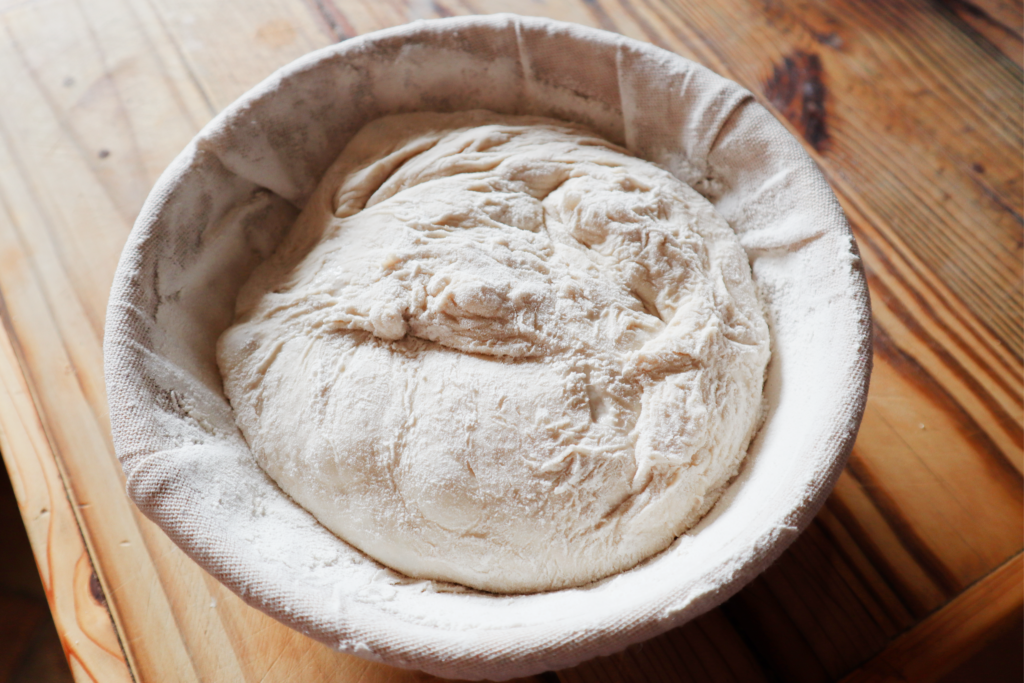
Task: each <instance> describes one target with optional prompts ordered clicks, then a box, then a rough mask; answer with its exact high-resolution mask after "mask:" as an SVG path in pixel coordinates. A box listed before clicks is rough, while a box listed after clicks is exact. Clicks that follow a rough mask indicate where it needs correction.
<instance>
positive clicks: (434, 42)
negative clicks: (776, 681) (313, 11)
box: [104, 15, 871, 679]
mask: <svg viewBox="0 0 1024 683" xmlns="http://www.w3.org/2000/svg"><path fill="white" fill-rule="evenodd" d="M463 109H490V110H493V111H497V112H503V113H513V114H538V115H543V116H550V117H554V118H560V119H565V120H570V121H576V122H579V123H582V124H584V125H587V126H589V127H591V128H592V129H594V130H596V131H597V132H599V133H600V134H602V135H604V136H605V137H606V138H608V139H610V140H612V141H614V142H617V143H619V144H622V145H625V146H626V147H627V148H629V149H630V150H631V151H632V152H633V153H634V154H636V155H637V156H639V157H642V158H645V159H648V160H650V161H653V162H656V163H658V164H660V165H662V166H663V167H665V168H667V169H669V170H670V171H671V172H673V173H674V174H676V175H677V176H678V177H679V178H681V179H682V180H684V181H686V182H687V183H689V184H690V185H692V186H693V187H694V188H696V189H697V190H698V191H699V192H700V193H701V194H703V195H704V196H706V197H707V198H708V199H709V200H710V201H711V202H712V203H713V204H714V205H715V207H716V208H717V210H718V211H719V212H720V214H721V215H722V216H724V217H725V219H726V220H727V221H728V222H729V223H730V224H731V225H732V227H733V228H734V229H735V231H736V233H737V234H738V235H739V238H740V241H741V243H742V245H743V247H744V248H745V250H746V252H747V254H748V256H749V258H750V262H751V265H752V268H753V274H754V278H755V281H756V282H757V286H758V289H759V292H760V293H761V295H762V296H763V299H764V302H765V306H766V308H767V311H768V314H769V324H770V326H771V331H772V360H771V364H770V366H769V371H768V376H767V380H766V384H765V395H766V397H767V404H768V416H767V420H766V422H765V424H764V427H763V428H762V429H761V431H760V433H759V435H758V437H757V438H756V440H755V441H754V443H753V444H752V445H751V448H750V453H749V455H748V458H747V461H746V463H745V465H744V467H743V470H742V471H741V473H740V475H739V476H738V477H737V478H736V479H735V481H734V482H733V483H732V484H731V485H730V487H729V489H728V491H727V492H726V493H725V495H724V496H723V497H722V499H721V500H720V501H719V502H718V504H717V505H716V506H715V507H714V509H713V510H712V511H711V513H710V514H709V515H708V516H707V517H706V518H705V519H704V520H703V521H702V522H701V523H700V524H699V525H698V526H697V527H695V528H694V529H692V530H691V531H689V532H688V533H686V534H684V535H683V536H682V537H680V538H679V539H677V540H676V542H675V543H673V544H672V545H671V546H670V547H669V548H668V549H667V550H665V551H664V552H662V553H660V554H658V555H657V556H655V557H653V558H651V559H649V560H648V561H646V562H644V563H643V564H641V565H639V566H637V567H635V568H634V569H631V570H629V571H626V572H623V573H620V574H617V575H615V576H612V577H610V578H607V579H604V580H602V581H599V582H596V583H594V584H591V585H588V586H584V587H582V588H576V589H570V590H561V591H555V592H551V593H544V594H536V595H513V596H496V595H490V594H486V593H481V592H477V591H473V590H469V589H465V588H460V587H458V586H452V585H446V584H439V583H435V582H430V581H421V580H411V579H409V578H407V577H404V576H402V575H400V574H398V573H396V572H394V571H391V570H389V569H387V568H386V567H383V566H382V565H380V564H378V563H377V562H375V561H373V560H371V559H369V558H368V557H366V556H365V555H363V554H361V553H360V552H358V551H357V550H355V549H354V548H352V547H351V546H349V545H347V544H346V543H344V542H343V541H341V540H339V539H338V538H337V537H335V536H334V535H332V534H331V533H330V532H328V531H327V530H326V529H325V528H323V527H322V526H320V524H319V523H318V522H317V521H316V520H315V519H314V518H313V517H311V516H310V515H309V514H308V513H306V512H305V511H304V510H303V509H301V508H300V507H298V506H297V505H296V504H294V503H293V502H292V501H291V500H290V499H289V498H288V497H287V496H286V495H285V494H284V493H282V492H281V490H280V489H278V488H277V486H276V485H275V484H274V483H273V482H272V481H271V480H270V479H269V478H268V477H267V476H266V475H265V474H264V473H263V472H262V470H261V469H260V468H259V467H258V466H257V464H256V462H255V460H254V459H253V457H252V454H251V453H250V451H249V449H248V446H247V445H246V443H245V441H244V440H243V439H242V437H241V436H240V434H239V432H238V430H237V429H236V427H235V423H234V419H233V416H232V412H231V407H230V405H229V404H228V401H227V400H226V398H225V397H224V393H223V391H222V388H221V378H220V375H219V373H218V370H217V365H216V362H215V358H214V347H215V343H216V340H217V337H218V336H219V335H220V333H221V332H222V331H223V330H224V329H225V328H226V327H227V326H228V325H229V323H230V322H231V315H232V309H233V305H234V300H235V297H236V294H237V292H238V289H239V287H240V286H241V284H242V283H243V282H244V281H245V280H246V278H247V277H248V275H249V273H251V272H252V269H253V268H254V267H255V266H256V265H257V263H259V262H260V261H261V260H262V259H264V258H266V257H267V256H268V255H269V254H270V253H271V252H272V251H273V249H274V248H275V246H276V244H277V243H278V242H279V240H280V239H281V236H282V235H283V234H284V233H285V232H286V231H287V230H288V228H289V227H290V226H291V224H292V222H293V221H294V219H295V218H296V216H297V215H298V212H299V210H300V209H301V208H302V206H303V205H304V203H305V201H306V200H307V198H308V197H309V196H310V194H311V193H312V191H313V189H314V187H315V186H316V184H317V181H318V179H319V178H320V176H321V174H322V173H323V172H324V170H325V169H326V168H327V167H328V165H329V164H330V163H331V162H332V161H333V160H334V158H335V157H336V156H337V155H338V154H339V152H340V151H341V149H342V148H343V147H344V145H345V144H346V142H347V141H348V140H349V139H350V138H351V136H352V135H353V134H354V133H355V132H356V131H357V130H359V128H360V127H362V126H363V125H364V124H365V123H367V122H369V121H371V120H373V119H375V118H378V117H380V116H383V115H386V114H390V113H395V112H407V111H457V110H463ZM104 357H105V362H106V378H107V388H108V393H109V401H110V415H111V421H112V426H113V435H114V443H115V445H116V449H117V454H118V457H119V458H120V459H121V462H122V464H123V466H124V471H125V474H126V475H127V480H128V493H129V495H130V496H131V497H132V499H133V500H134V501H135V502H136V504H137V505H138V506H139V508H140V509H141V510H142V511H143V512H144V513H145V514H146V515H147V516H148V517H150V518H151V519H152V520H154V521H155V522H156V523H157V524H159V525H160V526H161V527H162V528H163V529H164V531H165V532H166V533H167V534H168V536H170V537H171V538H172V539H173V540H174V542H175V543H177V544H178V545H179V546H180V547H181V548H182V549H183V550H184V551H185V552H186V553H188V554H189V556H190V557H192V558H193V559H194V560H195V561H196V562H198V563H199V564H200V565H201V566H202V567H203V568H205V569H206V570H207V571H209V572H210V573H211V574H213V575H214V576H215V577H217V578H218V579H219V580H220V581H222V582H223V583H224V584H225V585H227V586H228V587H230V588H231V589H232V590H234V591H235V592H236V593H238V594H239V595H240V596H241V597H242V598H243V599H244V600H245V601H246V602H248V603H249V604H251V605H253V606H255V607H257V608H259V609H260V610H263V611H264V612H266V613H268V614H270V615H271V616H273V617H275V618H276V619H278V620H280V621H281V622H283V623H285V624H287V625H288V626H291V627H292V628H295V629H297V630H299V631H301V632H303V633H305V634H307V635H309V636H310V637H312V638H316V639H317V640H320V641H323V642H324V643H327V644H328V645H330V646H332V647H334V648H337V649H338V650H341V651H343V652H350V653H354V654H357V655H360V656H362V657H366V658H368V659H372V660H378V661H382V662H386V663H388V664H393V665H397V666H402V667H409V668H417V669H422V670H425V671H428V672H430V673H433V674H437V675H441V676H451V677H456V678H492V679H507V678H511V677H516V676H523V675H528V674H532V673H537V672H540V671H544V670H548V669H558V668H562V667H566V666H570V665H573V664H576V663H578V662H580V661H583V660H585V659H589V658H591V657H595V656H597V655H602V654H608V653H611V652H614V651H616V650H619V649H621V648H624V647H626V646H627V645H630V644H632V643H636V642H638V641H641V640H644V639H646V638H650V637H651V636H654V635H657V634H659V633H661V632H664V631H666V630H668V629H670V628H672V627H675V626H678V625H680V624H683V623H684V622H686V621H688V620H690V619H693V618H694V617H696V616H698V615H700V614H702V613H703V612H706V611H707V610H709V609H711V608H712V607H714V606H716V605H717V604H719V603H721V602H722V601H724V600H725V599H726V598H728V597H729V596H731V595H732V594H734V593H735V592H736V591H738V590H739V589H740V588H741V587H742V586H743V585H744V584H745V583H747V582H748V581H749V580H751V579H752V578H753V577H754V576H756V575H757V574H758V573H759V572H761V571H762V570H763V569H764V568H765V567H766V566H767V565H768V564H769V563H770V562H771V561H772V560H774V559H775V558H776V557H777V556H778V555H779V554H780V553H781V552H782V551H783V550H784V549H785V548H786V547H787V546H788V545H789V544H790V543H791V542H792V541H793V539H794V538H795V537H796V536H797V534H798V533H799V532H800V531H801V530H802V529H803V528H804V527H805V526H806V525H807V524H808V523H809V522H810V520H811V518H812V517H813V516H814V514H815V512H816V511H817V510H818V508H819V507H820V505H821V504H822V502H823V501H824V499H825V497H826V496H827V495H828V492H829V491H830V490H831V488H832V486H833V483H834V482H835V480H836V477H837V476H838V474H839V472H840V471H841V469H842V467H843V465H844V463H845V461H846V458H847V456H848V454H849V452H850V449H851V447H852V445H853V441H854V437H855V435H856V432H857V427H858V424H859V421H860V417H861V414H862V412H863V409H864V401H865V398H866V394H867V383H868V376H869V373H870V363H871V348H870V311H869V306H868V298H867V288H866V286H865V281H864V276H863V272H862V270H861V266H860V261H859V257H858V255H857V250H856V246H855V244H854V241H853V237H852V235H851V233H850V229H849V226H848V225H847V222H846V219H845V218H844V216H843V213H842V211H841V209H840V208H839V205H838V203H837V202H836V199H835V197H834V196H833V194H832V192H831V191H830V189H829V187H828V185H827V184H826V182H825V180H824V178H822V176H821V173H820V172H819V171H818V169H817V168H816V166H815V164H814V162H813V161H812V160H811V159H810V158H809V157H808V156H807V155H806V153H805V152H804V151H803V149H802V147H801V145H800V143H798V142H797V141H796V140H795V139H793V137H792V136H791V135H790V134H789V133H788V132H787V131H786V130H785V128H784V127H783V126H782V125H780V124H779V123H778V122H777V121H776V120H775V119H774V118H773V117H772V115H771V114H770V113H769V112H768V111H766V110H765V109H764V108H763V107H761V106H760V105H759V104H757V102H755V100H754V98H753V97H752V96H751V94H750V93H749V92H748V91H746V90H744V89H743V88H741V87H740V86H738V85H736V84H735V83H733V82H731V81H728V80H725V79H723V78H721V77H719V76H717V75H715V74H714V73H712V72H710V71H708V70H707V69H705V68H704V67H701V66H699V65H697V64H694V63H692V62H690V61H687V60H685V59H682V58H680V57H678V56H676V55H673V54H671V53H668V52H665V51H663V50H660V49H657V48H654V47H652V46H650V45H646V44H643V43H639V42H636V41H633V40H628V39H626V38H622V37H620V36H617V35H614V34H611V33H605V32H602V31H596V30H592V29H587V28H583V27H580V26H575V25H570V24H564V23H558V22H553V21H546V20H541V19H531V18H524V17H517V16H511V15H494V16H486V17H466V18H457V19H445V20H440V21H427V22H418V23H414V24H410V25H407V26H402V27H399V28H394V29H389V30H386V31H380V32H377V33H373V34H369V35H366V36H362V37H359V38H354V39H351V40H347V41H345V42H343V43H339V44H337V45H333V46H331V47H328V48H324V49H322V50H319V51H317V52H314V53H312V54H310V55H307V56H306V57H304V58H302V59H300V60H298V61H296V62H293V63H292V64H290V65H288V66H286V67H285V68H283V69H281V70H280V71H278V72H277V73H275V74H274V75H273V76H271V77H270V78H268V79H267V80H266V81H264V82H263V83H261V84H260V85H258V86H257V87H256V88H254V89H253V90H251V91H250V92H249V93H247V94H246V95H245V96H243V97H242V98H241V99H239V100H238V101H237V102H235V103H234V104H232V105H231V106H230V107H228V108H227V109H226V110H225V111H224V112H222V113H221V114H220V115H219V116H218V117H217V118H216V119H214V120H213V121H212V122H211V123H210V124H209V125H208V126H206V127H205V128H204V129H203V130H202V131H201V132H200V133H199V135H197V136H196V138H195V139H194V140H193V141H192V142H191V144H189V146H188V147H187V148H186V149H185V150H184V151H183V152H182V153H181V154H180V155H179V156H178V157H177V159H175V161H174V162H173V163H172V164H171V166H170V167H169V168H168V169H167V171H166V172H165V173H164V174H163V176H162V177H161V178H160V180H159V181H158V182H157V185H156V187H155V188H154V189H153V192H152V193H151V195H150V196H149V199H148V201H147V202H146V204H145V206H144V207H143V209H142V213H141V214H140V216H139V219H138V221H137V222H136V224H135V228H134V230H133V231H132V233H131V236H130V238H129V240H128V244H127V246H126V247H125V250H124V254H123V255H122V258H121V262H120V265H119V266H118V269H117V274H116V278H115V282H114V287H113V291H112V292H111V297H110V305H109V310H108V315H107V330H106V340H105V350H104Z"/></svg>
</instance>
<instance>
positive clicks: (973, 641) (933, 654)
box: [843, 555, 1024, 683]
mask: <svg viewBox="0 0 1024 683" xmlns="http://www.w3.org/2000/svg"><path fill="white" fill-rule="evenodd" d="M1022 608H1024V558H1022V557H1021V556H1020V555H1018V556H1016V557H1014V558H1013V559H1011V560H1009V561H1008V562H1007V563H1006V564H1004V565H1003V566H1002V567H1000V568H999V569H997V570H996V571H994V572H992V573H991V574H989V575H988V576H987V577H985V578H984V579H983V580H981V581H979V582H978V583H976V584H974V585H973V586H971V587H970V588H969V589H968V590H966V591H964V592H963V593H962V594H961V595H959V596H958V597H957V598H956V599H955V600H953V601H952V602H950V603H949V604H948V605H946V606H945V607H943V608H942V609H941V610H939V611H938V612H936V613H935V614H933V615H932V616H930V617H929V618H928V619H925V620H924V621H922V622H921V623H920V624H918V625H917V626H915V627H914V628H913V629H911V630H910V631H908V632H907V633H905V634H903V635H902V636H900V637H899V638H898V639H897V640H895V641H894V642H893V643H892V644H891V645H889V647H887V648H886V649H885V650H884V651H883V652H882V653H880V654H879V655H878V656H877V657H875V658H874V659H872V660H871V661H870V662H868V663H867V664H865V665H863V666H861V667H860V668H858V669H857V671H856V672H854V673H853V674H851V675H850V676H847V677H846V678H844V679H843V683H883V682H884V681H914V682H915V683H930V682H931V681H938V680H940V679H941V678H942V676H943V675H945V674H947V673H949V672H950V671H952V670H953V669H955V668H956V667H957V665H959V664H961V663H962V662H965V661H967V660H968V659H969V658H970V657H971V655H973V654H974V653H975V652H978V651H979V650H980V649H981V648H982V647H983V646H984V645H985V643H986V642H988V641H990V640H992V639H994V638H996V637H997V636H998V635H999V634H1001V633H1002V632H1003V631H1004V630H1005V629H1006V628H1008V627H1009V626H1010V625H1012V624H1013V622H1014V620H1016V619H1018V618H1019V617H1020V613H1021V609H1022Z"/></svg>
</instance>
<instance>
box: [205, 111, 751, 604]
mask: <svg viewBox="0 0 1024 683" xmlns="http://www.w3.org/2000/svg"><path fill="white" fill-rule="evenodd" d="M768 359H769V337H768V326H767V324H766V322H765V319H764V314H763V311H762V308H761V306H760V303H759V301H758V299H757V296H756V294H755V289H754V285H753V282H752V280H751V275H750V266H749V263H748V261H747V258H746V255H745V253H744V252H743V250H742V248H741V247H740V245H739V242H738V240H737V238H736V236H735V234H734V233H733V232H732V230H731V229H730V228H729V226H728V225H727V224H726V223H725V221H724V220H723V219H722V218H721V217H719V216H718V215H717V214H716V213H715V211H714V209H713V208H712V206H711V205H710V204H709V203H708V202H707V200H705V199H704V198H703V197H701V196H700V195H699V194H697V193H696V192H695V191H694V190H693V189H692V188H690V187H689V186H687V185H686V184H684V183H682V182H681V181H679V180H678V179H676V178H675V177H674V176H672V175H671V174H670V173H668V172H667V171H665V170H663V169H661V168H659V167H657V166H655V165H654V164H651V163H649V162H646V161H642V160H639V159H637V158H635V157H633V156H631V155H629V153H628V152H626V151H625V150H624V149H622V148H619V147H617V146H615V145H613V144H611V143H609V142H607V141H605V140H603V139H601V138H599V137H597V136H595V135H594V134H593V133H591V132H589V131H588V130H586V129H584V128H581V127H578V126H575V125H573V124H568V123H565V122H561V121H555V120H551V119H544V118H538V117H516V116H504V115H498V114H494V113H491V112H484V111H475V112H460V113H456V114H435V113H418V114H404V115H397V116H391V117H386V118H383V119H379V120H377V121H374V122H373V123H370V124H369V125H368V126H366V127H365V128H364V129H363V130H362V131H360V133H358V134H357V135H356V136H355V138H353V140H352V141H351V142H350V143H349V145H348V146H347V147H346V149H345V151H344V152H343V153H342V154H341V156H340V157H339V158H338V160H337V161H336V162H335V163H334V164H333V165H332V167H331V168H330V169H329V170H328V172H327V173H326V174H325V177H324V179H323V180H322V182H321V184H320V186H319V187H318V189H317V191H316V192H315V194H314V196H313V197H312V198H311V200H310V202H309V204H308V205H307V206H306V207H305V209H304V210H303V212H302V214H301V216H300V217H299V219H298V221H297V222H296V224H295V226H294V227H293V229H292V230H291V232H290V233H289V235H288V236H287V237H286V238H285V241H284V243H283V244H282V245H281V246H280V247H279V248H278V250H277V252H275V254H274V255H273V256H272V257H271V258H270V259H269V260H268V261H266V262H265V263H264V264H262V265H261V266H260V267H259V268H258V269H257V270H256V272H255V273H254V274H253V276H252V277H251V279H250V280H249V281H248V283H247V284H246V285H245V287H244V288H243V289H242V292H241V294H240V295H239V299H238V303H237V308H236V314H235V323H234V325H233V326H232V327H231V328H229V329H228V330H227V331H226V332H225V333H224V334H223V336H222V337H221V339H220V341H219V343H218V348H217V360H218V363H219V365H220V368H221V374H222V375H223V378H224V389H225V393H226V394H227V396H228V397H229V398H230V400H231V404H232V406H233V408H234V410H235V414H236V420H237V423H238V426H239V428H240V429H241V431H242V434H243V435H244V436H245V438H246V440H247V441H248V443H249V445H250V447H251V449H252V451H253V453H254V454H255V456H256V459H257V461H258V462H259V464H260V466H261V467H263V469H264V470H265V471H266V472H267V473H268V474H269V475H270V476H271V477H272V478H273V479H274V480H275V481H276V482H277V483H278V485H280V487H281V488H282V489H283V490H284V491H285V492H286V493H288V495H290V496H291V497H292V498H293V499H294V500H295V501H296V502H297V503H298V504H299V505H301V506H302V507H304V508H305V509H306V510H308V511H309V512H311V513H312V514H313V515H314V516H315V517H316V518H317V519H318V520H319V521H320V522H321V523H322V524H323V525H324V526H326V527H327V528H328V529H330V530H331V531H333V532H334V533H335V534H337V535H338V536H339V537H341V538H342V539H344V540H345V541H347V542H348V543H350V544H352V545H354V546H355V547H357V548H359V549H360V550H362V551H363V552H365V553H366V554H368V555H370V556H371V557H373V558H375V559H377V560H378V561H380V562H382V563H383V564H385V565H387V566H389V567H392V568H394V569H396V570H398V571H400V572H403V573H404V574H406V575H408V576H411V577H416V578H423V579H436V580H442V581H451V582H455V583H460V584H464V585H466V586H470V587H473V588H477V589H481V590H485V591H491V592H496V593H529V592H537V591H545V590H554V589H559V588H565V587H571V586H579V585H583V584H586V583H589V582H591V581H594V580H597V579H600V578H602V577H605V576H608V575H610V574H613V573H616V572H619V571H622V570H625V569H628V568H630V567H632V566H634V565H636V564H637V563H638V562H640V561H642V560H644V559H645V558H647V557H650V556H651V555H653V554H655V553H657V552H659V551H661V550H663V549H664V548H666V547H667V546H668V545H669V544H670V543H671V542H672V541H673V540H674V539H675V538H676V537H678V536H679V535H680V534H682V533H683V532H685V531H686V530H687V529H688V528H689V527H691V526H692V525H693V524H695V523H696V522H697V521H698V520H699V519H700V518H701V517H702V516H703V515H704V514H705V513H706V512H707V510H708V509H709V508H710V507H711V505H713V503H714V502H715V500H717V498H718V497H719V496H720V494H721V492H722V490H723V489H724V487H725V486H726V484H727V483H728V482H729V480H730V479H731V478H732V477H733V476H734V475H735V474H736V472H737V471H738V469H739V466H740V463H741V462H742V459H743V457H744V455H745V453H746V450H747V447H748V445H749V443H750V440H751V438H752V436H753V435H754V433H755V432H756V430H757V428H758V426H759V422H760V416H761V389H762V385H763V378H764V372H765V367H766V365H767V363H768Z"/></svg>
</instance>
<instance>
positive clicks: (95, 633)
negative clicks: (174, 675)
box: [0, 302, 132, 683]
mask: <svg viewBox="0 0 1024 683" xmlns="http://www.w3.org/2000/svg"><path fill="white" fill-rule="evenodd" d="M0 303H2V302H0ZM0 310H2V309H0ZM6 318H7V316H6V315H0V319H3V320H4V322H6ZM4 328H6V325H4ZM0 453H2V454H3V455H4V464H5V465H6V466H7V473H8V475H9V476H10V479H11V484H12V486H13V487H14V493H15V497H16V498H17V500H18V507H19V508H20V510H21V515H22V519H23V520H24V523H25V529H26V531H27V532H28V537H29V543H31V545H32V551H33V553H34V555H35V557H36V562H37V564H38V567H39V576H40V579H41V580H42V583H43V590H44V592H45V593H46V599H47V602H48V603H49V605H50V611H51V613H52V614H53V621H54V625H55V626H56V628H57V633H58V635H59V636H60V638H61V642H62V643H63V645H64V652H65V653H66V654H67V656H68V658H69V660H73V661H74V662H76V663H77V665H76V669H77V670H78V672H79V673H78V675H77V676H76V681H79V683H84V682H85V681H94V682H95V683H106V682H107V681H110V682H111V683H115V682H117V681H124V682H126V683H127V682H128V681H131V680H132V677H131V674H130V673H129V670H128V666H127V663H126V661H125V656H124V653H123V651H122V649H121V646H120V643H119V642H118V637H117V634H116V632H115V629H114V624H113V622H112V621H111V619H110V616H109V614H108V613H107V610H106V608H105V606H104V605H103V604H102V603H101V602H99V601H98V600H97V599H96V598H95V597H94V593H98V594H99V595H102V591H101V590H100V591H94V590H93V589H92V588H91V586H90V584H89V579H90V578H91V576H92V574H93V571H92V565H91V563H90V562H89V559H88V554H87V553H86V549H85V544H84V542H83V539H82V536H81V533H80V532H79V528H78V524H77V523H76V520H75V514H74V511H73V510H72V508H71V503H70V501H69V500H68V497H67V495H66V493H65V489H64V482H63V480H62V479H61V476H60V472H59V471H58V469H57V464H56V461H55V460H54V457H53V453H52V451H51V450H50V446H49V443H48V441H47V439H46V435H45V433H44V430H43V427H42V424H41V423H40V421H39V416H38V414H37V412H36V410H35V405H34V404H33V402H32V391H31V388H30V387H29V386H28V384H27V383H26V382H25V378H24V376H23V375H22V373H21V369H20V367H19V362H18V359H17V356H16V354H15V350H14V348H13V347H12V346H11V344H10V342H9V339H8V336H7V332H6V329H0ZM14 453H17V457H13V454H14ZM83 574H86V575H87V576H86V578H85V581H84V582H83V580H82V578H83Z"/></svg>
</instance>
